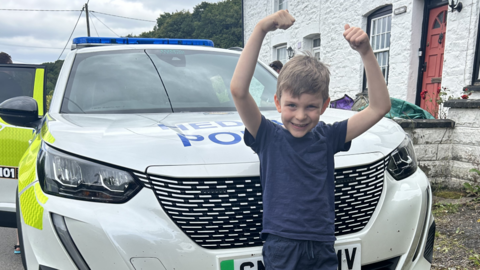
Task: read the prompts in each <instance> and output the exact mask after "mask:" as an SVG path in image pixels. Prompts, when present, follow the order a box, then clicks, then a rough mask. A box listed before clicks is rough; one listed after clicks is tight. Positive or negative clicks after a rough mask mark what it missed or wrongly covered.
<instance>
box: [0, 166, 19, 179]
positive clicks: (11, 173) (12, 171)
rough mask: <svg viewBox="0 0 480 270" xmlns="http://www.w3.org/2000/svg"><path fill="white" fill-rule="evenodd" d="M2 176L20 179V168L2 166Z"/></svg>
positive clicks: (0, 173)
mask: <svg viewBox="0 0 480 270" xmlns="http://www.w3.org/2000/svg"><path fill="white" fill-rule="evenodd" d="M0 178H7V179H18V168H16V167H2V166H0Z"/></svg>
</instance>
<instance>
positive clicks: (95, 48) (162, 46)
mask: <svg viewBox="0 0 480 270" xmlns="http://www.w3.org/2000/svg"><path fill="white" fill-rule="evenodd" d="M158 49H164V50H191V51H209V52H221V53H231V54H237V55H239V54H241V51H236V50H229V49H222V48H212V47H208V46H193V45H170V44H129V45H107V46H105V45H104V46H92V47H84V48H80V49H75V51H76V53H77V54H82V53H93V52H106V51H120V50H158Z"/></svg>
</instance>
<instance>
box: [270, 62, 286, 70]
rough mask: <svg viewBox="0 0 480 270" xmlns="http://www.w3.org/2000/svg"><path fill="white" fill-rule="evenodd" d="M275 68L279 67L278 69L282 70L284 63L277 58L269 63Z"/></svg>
mask: <svg viewBox="0 0 480 270" xmlns="http://www.w3.org/2000/svg"><path fill="white" fill-rule="evenodd" d="M269 66H270V67H271V68H273V69H278V71H280V70H282V67H283V64H282V62H280V61H278V60H275V61H273V62H272V63H270V65H269Z"/></svg>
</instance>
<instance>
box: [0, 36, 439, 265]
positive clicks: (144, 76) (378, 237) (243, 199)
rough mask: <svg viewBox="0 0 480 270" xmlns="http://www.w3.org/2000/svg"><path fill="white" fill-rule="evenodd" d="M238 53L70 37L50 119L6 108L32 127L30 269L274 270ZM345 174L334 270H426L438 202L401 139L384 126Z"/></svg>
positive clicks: (339, 159)
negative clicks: (239, 85)
mask: <svg viewBox="0 0 480 270" xmlns="http://www.w3.org/2000/svg"><path fill="white" fill-rule="evenodd" d="M239 54H240V52H238V51H236V50H226V49H217V48H213V43H212V42H211V41H209V40H179V39H140V38H90V37H89V38H76V39H74V41H73V45H72V51H71V52H70V53H69V54H68V56H67V57H66V59H65V62H64V64H63V67H62V70H61V72H60V75H59V78H58V81H57V85H56V88H55V93H54V95H53V98H52V102H51V105H50V109H49V111H48V113H47V115H45V116H44V117H41V118H39V116H38V110H37V103H36V102H35V100H33V99H32V98H29V97H17V98H14V99H10V100H7V101H5V102H4V103H2V104H1V105H0V116H1V117H2V118H3V119H4V120H5V121H6V122H10V123H11V124H15V125H17V126H23V127H33V128H34V129H35V137H34V138H33V139H32V141H31V144H30V146H29V148H28V149H27V151H26V152H25V154H24V155H23V158H22V160H21V162H20V166H19V180H18V194H17V198H18V199H17V205H18V207H17V216H18V228H19V232H20V236H21V244H22V247H23V250H22V259H23V262H24V265H25V268H26V269H62V270H63V269H81V270H84V269H119V270H121V269H125V270H126V269H130V270H133V269H137V270H138V269H169V270H173V269H175V270H192V269H200V270H209V269H212V270H233V269H235V270H251V269H256V270H260V269H264V265H263V261H262V256H261V254H262V253H261V250H262V240H261V238H260V235H259V233H260V231H261V228H262V200H261V198H262V197H261V186H260V180H259V162H258V158H257V155H256V154H255V153H253V152H252V150H251V149H249V148H248V147H246V146H245V144H244V143H243V141H242V137H243V132H244V126H243V124H242V122H241V121H240V118H239V116H238V114H237V112H236V110H235V106H234V104H233V101H232V97H231V96H230V91H229V89H230V80H231V77H232V74H233V71H234V69H235V66H236V63H237V61H238V58H239ZM276 81H277V80H276V73H275V72H274V71H273V70H272V69H270V68H269V67H268V66H267V65H265V64H263V63H261V62H259V63H258V64H257V67H256V70H255V74H254V75H253V80H252V83H251V85H250V92H251V94H252V96H253V98H254V99H255V101H256V103H257V105H258V106H259V108H260V109H261V111H262V113H263V114H264V115H265V116H266V117H267V118H268V119H271V120H272V121H274V122H276V123H277V124H279V125H281V121H280V115H279V114H278V112H277V111H276V110H275V106H274V102H273V95H274V93H275V91H276ZM353 114H354V112H350V111H344V110H336V109H328V110H327V111H326V113H325V114H324V115H322V117H321V120H322V121H325V122H327V123H332V122H335V121H341V120H343V119H346V118H348V117H351V116H352V115H353ZM335 166H336V169H335V181H336V184H335V209H336V210H335V211H336V220H335V234H336V237H337V241H336V244H335V248H336V251H337V255H338V259H339V266H338V269H355V270H360V269H429V268H430V264H431V261H432V249H433V238H434V233H435V223H434V221H433V218H432V215H431V211H430V208H431V204H432V196H431V191H430V186H429V182H428V180H427V178H426V176H425V174H424V173H423V172H422V171H421V170H420V169H418V167H417V161H416V158H415V153H414V151H413V146H412V142H411V141H410V139H409V138H408V137H407V136H406V135H405V132H404V131H403V130H402V128H401V127H400V126H398V125H397V124H396V123H395V122H393V121H391V120H389V119H383V120H381V121H380V122H379V123H378V124H377V125H375V126H374V127H373V128H371V129H370V130H369V131H368V132H366V133H365V134H363V135H361V136H360V137H358V138H356V139H355V140H354V141H353V143H352V147H351V149H350V151H348V152H342V153H339V154H337V155H336V156H335ZM312 215H315V213H312Z"/></svg>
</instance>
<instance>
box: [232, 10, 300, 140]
mask: <svg viewBox="0 0 480 270" xmlns="http://www.w3.org/2000/svg"><path fill="white" fill-rule="evenodd" d="M294 22H295V19H294V18H293V17H292V15H290V14H289V13H288V11H286V10H280V11H278V12H276V13H274V14H272V15H270V16H268V17H265V18H263V19H262V20H261V21H260V22H258V24H257V25H256V26H255V28H254V29H253V32H252V35H251V36H250V38H249V39H248V42H247V44H246V45H245V48H244V49H243V51H242V54H241V55H240V59H239V60H238V63H237V67H236V68H235V72H234V73H233V77H232V81H231V83H230V91H231V92H232V97H233V101H234V102H235V107H237V111H238V114H239V115H240V118H242V121H243V124H244V125H245V127H246V128H247V130H248V131H249V132H250V134H252V136H253V137H256V136H257V132H258V128H259V127H260V122H261V120H262V118H261V117H262V116H261V114H260V110H259V109H258V107H257V104H256V103H255V100H254V99H253V97H252V96H251V95H250V92H249V91H248V90H249V87H250V82H251V80H252V76H253V73H254V71H255V66H256V64H257V60H258V54H259V52H260V48H261V46H262V42H263V39H264V38H265V35H266V34H267V33H268V32H269V31H274V30H276V29H279V28H280V29H287V28H288V27H290V26H291V25H292V24H293V23H294Z"/></svg>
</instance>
